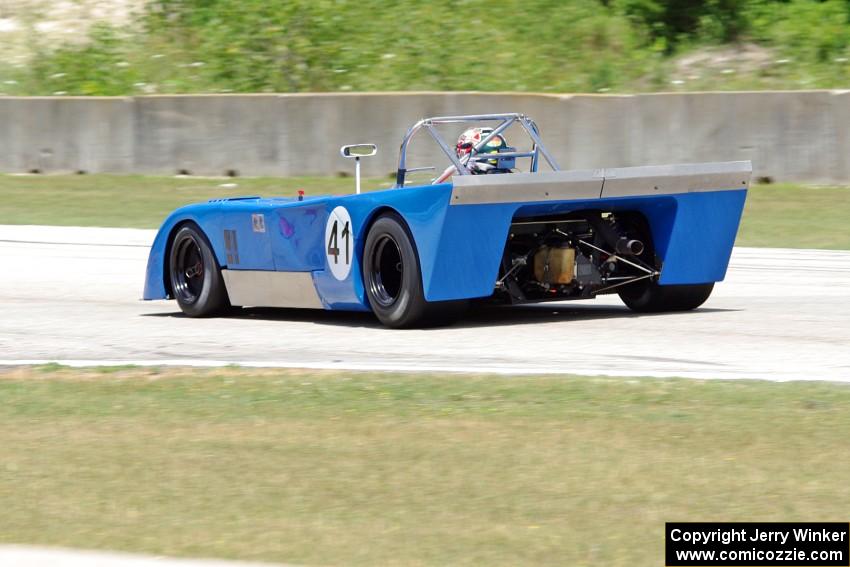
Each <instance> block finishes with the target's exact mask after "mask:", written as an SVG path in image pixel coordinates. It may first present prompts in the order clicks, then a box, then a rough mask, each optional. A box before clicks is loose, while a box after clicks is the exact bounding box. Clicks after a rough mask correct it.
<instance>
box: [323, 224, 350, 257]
mask: <svg viewBox="0 0 850 567" xmlns="http://www.w3.org/2000/svg"><path fill="white" fill-rule="evenodd" d="M338 233H339V221H336V220H335V221H334V224H333V226H332V227H331V235H330V238H328V257H330V256H333V257H334V264H339V240H338V238H339V237H342V238H343V239H344V240H345V263H346V264H350V263H351V252H350V250H351V231H350V230H349V227H348V221H345V226H343V227H342V234H339V235H338Z"/></svg>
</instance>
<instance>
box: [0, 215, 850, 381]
mask: <svg viewBox="0 0 850 567" xmlns="http://www.w3.org/2000/svg"><path fill="white" fill-rule="evenodd" d="M153 235H154V231H149V230H130V229H100V228H58V227H33V226H0V313H2V317H0V364H23V363H30V362H44V361H57V362H63V363H66V364H77V365H82V364H127V363H134V364H189V365H218V364H227V363H235V364H241V365H246V366H279V367H306V368H340V369H343V368H345V369H378V370H433V371H476V372H477V371H482V372H486V371H492V372H498V373H576V374H591V375H597V374H604V375H618V376H683V377H692V378H761V379H771V380H839V381H850V252H840V251H823V250H786V249H755V248H737V249H736V250H735V252H734V254H733V258H732V263H731V266H730V270H729V274H728V276H727V279H726V281H725V282H723V283H721V284H718V285H717V287H716V288H715V292H714V294H713V295H712V297H711V298H710V299H709V301H708V302H707V303H706V304H705V306H704V307H703V308H701V309H699V310H697V311H694V312H688V313H675V314H663V315H640V316H639V315H635V314H632V313H631V312H630V311H629V310H627V309H626V308H625V307H624V306H623V305H622V304H621V303H620V301H619V299H618V298H617V297H616V296H608V297H604V298H600V299H597V300H594V301H589V302H570V303H558V304H552V303H550V304H540V305H532V306H522V307H510V308H487V309H479V310H475V311H473V312H472V313H471V314H469V315H468V316H467V318H466V319H465V320H463V321H461V322H460V323H459V324H457V325H455V326H453V327H449V328H443V329H429V330H409V331H397V330H389V329H385V328H383V327H381V326H380V325H379V324H378V323H377V322H376V321H375V319H374V318H373V317H372V316H371V315H370V314H364V313H342V312H328V311H315V310H309V311H307V310H288V309H283V310H282V309H246V310H243V311H242V312H241V313H239V314H237V315H235V316H231V317H227V318H217V319H205V320H197V319H190V318H187V317H184V316H182V315H181V313H180V311H179V309H178V307H177V305H176V303H175V302H173V301H168V302H166V301H158V302H143V301H140V300H139V297H140V296H141V290H142V284H143V278H144V269H145V263H146V260H147V254H148V246H149V244H150V242H151V241H152V240H153Z"/></svg>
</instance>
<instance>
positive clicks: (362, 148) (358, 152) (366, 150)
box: [339, 144, 378, 195]
mask: <svg viewBox="0 0 850 567" xmlns="http://www.w3.org/2000/svg"><path fill="white" fill-rule="evenodd" d="M339 153H340V155H341V156H342V157H344V158H354V177H355V178H356V184H357V185H356V186H357V194H358V195H359V194H360V158H362V157H370V156H373V155H375V154H376V153H378V146H376V145H375V144H353V145H350V146H343V147H341V148H340V149H339Z"/></svg>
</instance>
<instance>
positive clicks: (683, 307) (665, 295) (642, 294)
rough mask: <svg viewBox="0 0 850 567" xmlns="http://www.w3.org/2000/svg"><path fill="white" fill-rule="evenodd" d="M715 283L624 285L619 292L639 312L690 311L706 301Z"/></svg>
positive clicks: (628, 304)
mask: <svg viewBox="0 0 850 567" xmlns="http://www.w3.org/2000/svg"><path fill="white" fill-rule="evenodd" d="M713 289H714V284H713V283H707V284H696V285H658V283H657V282H647V283H645V284H638V283H636V284H632V285H626V286H623V289H622V290H621V291H620V292H619V295H620V299H622V300H623V303H625V304H626V305H627V306H628V307H629V309H631V310H632V311H637V312H639V313H661V312H664V311H690V310H692V309H696V308H697V307H699V306H700V305H702V304H703V303H705V302H706V300H707V299H708V297H709V296H710V295H711V291H712V290H713Z"/></svg>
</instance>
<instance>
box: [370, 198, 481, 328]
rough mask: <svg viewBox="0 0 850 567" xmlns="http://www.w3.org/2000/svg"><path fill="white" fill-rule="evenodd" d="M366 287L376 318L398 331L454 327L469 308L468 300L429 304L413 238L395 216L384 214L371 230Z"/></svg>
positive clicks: (401, 221)
mask: <svg viewBox="0 0 850 567" xmlns="http://www.w3.org/2000/svg"><path fill="white" fill-rule="evenodd" d="M363 285H364V287H365V288H366V296H367V298H368V299H369V305H370V306H371V307H372V311H373V312H374V313H375V316H376V317H377V318H378V320H379V321H380V322H381V323H383V324H384V325H386V326H387V327H391V328H395V329H401V328H411V327H433V326H438V325H447V324H450V323H452V322H454V321H455V320H457V318H458V317H459V316H460V315H461V314H462V313H463V312H464V311H465V310H466V307H467V304H468V302H467V301H466V300H460V301H437V302H428V301H426V300H425V293H424V291H423V289H422V270H421V268H420V267H419V255H418V254H417V252H416V248H415V246H414V244H413V237H412V236H411V234H410V231H409V230H408V228H407V224H406V223H405V222H404V220H403V219H402V218H401V217H400V216H399V215H397V214H395V213H384V214H382V215H381V216H380V217H378V219H377V220H376V221H375V222H374V223H373V224H372V227H371V228H370V229H369V234H368V235H367V236H366V244H365V246H364V249H363Z"/></svg>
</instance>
